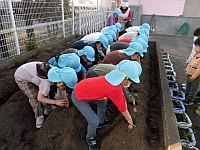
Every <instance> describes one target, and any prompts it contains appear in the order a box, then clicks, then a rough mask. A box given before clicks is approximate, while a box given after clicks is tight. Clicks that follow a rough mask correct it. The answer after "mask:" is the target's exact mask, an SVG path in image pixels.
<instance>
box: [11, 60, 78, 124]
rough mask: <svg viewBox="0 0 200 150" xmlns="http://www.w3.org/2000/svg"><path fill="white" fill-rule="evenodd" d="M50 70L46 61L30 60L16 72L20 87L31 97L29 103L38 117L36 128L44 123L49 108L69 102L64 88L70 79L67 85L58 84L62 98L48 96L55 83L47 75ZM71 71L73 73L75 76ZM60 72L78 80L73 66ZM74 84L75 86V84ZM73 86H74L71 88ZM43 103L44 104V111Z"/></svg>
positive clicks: (15, 75) (16, 79)
mask: <svg viewBox="0 0 200 150" xmlns="http://www.w3.org/2000/svg"><path fill="white" fill-rule="evenodd" d="M50 70H51V66H50V65H49V64H46V63H44V62H29V63H26V64H23V65H22V66H20V67H19V68H18V69H17V70H16V71H15V74H14V77H15V81H16V83H17V84H18V86H19V88H20V89H21V90H22V91H23V93H24V94H25V95H26V96H27V97H28V98H29V103H30V105H31V107H32V109H33V112H34V114H35V118H36V128H41V127H42V125H43V123H44V114H45V115H48V114H46V113H45V112H47V113H49V110H51V108H54V107H53V106H54V105H58V106H66V107H68V104H69V102H68V99H67V93H66V91H65V90H64V89H65V88H66V87H67V86H68V81H66V82H65V84H66V85H67V86H62V88H60V87H59V83H58V84H57V86H58V88H59V89H60V91H61V92H62V99H60V100H53V99H49V98H47V96H48V94H49V92H50V86H51V85H53V83H52V82H51V81H50V80H49V79H48V77H47V74H48V72H49V71H50ZM71 72H72V73H73V76H72V73H71ZM60 74H61V75H63V76H65V77H66V78H69V79H74V80H75V82H77V81H76V80H77V77H76V73H75V71H74V70H73V69H71V68H70V70H68V69H67V70H65V71H63V72H62V73H60ZM73 86H75V84H74V85H73ZM71 87H72V86H70V87H69V88H71ZM44 103H45V104H44ZM42 104H43V105H44V111H43V107H42ZM47 104H51V105H47ZM45 110H46V111H45Z"/></svg>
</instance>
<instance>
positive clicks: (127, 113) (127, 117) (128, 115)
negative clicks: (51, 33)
mask: <svg viewBox="0 0 200 150" xmlns="http://www.w3.org/2000/svg"><path fill="white" fill-rule="evenodd" d="M122 115H123V116H124V117H125V119H126V120H127V122H128V123H129V124H130V125H132V126H133V127H136V126H135V125H134V124H133V120H132V117H131V115H130V114H129V112H128V110H126V111H125V112H122Z"/></svg>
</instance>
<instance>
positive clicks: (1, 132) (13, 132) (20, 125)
mask: <svg viewBox="0 0 200 150" xmlns="http://www.w3.org/2000/svg"><path fill="white" fill-rule="evenodd" d="M78 39H80V37H77V38H75V39H71V40H70V42H68V43H67V42H66V43H63V44H61V45H60V44H59V45H58V44H55V45H54V46H46V47H44V48H43V50H42V52H40V53H39V54H38V55H37V56H36V57H33V58H31V59H29V60H28V61H27V62H30V61H36V60H39V61H47V60H48V59H49V58H51V57H52V56H54V55H55V54H57V55H58V54H59V53H60V52H61V51H63V50H65V49H66V48H69V47H70V46H71V44H72V43H73V42H74V41H76V40H78ZM19 58H20V57H19ZM155 60H157V55H156V50H155V43H150V44H149V50H148V53H147V54H145V57H144V60H143V61H142V68H143V72H142V75H141V77H140V79H141V82H140V83H139V84H133V85H131V87H130V91H131V92H132V94H134V96H135V98H136V101H137V106H136V108H137V112H134V111H133V105H131V104H128V109H129V111H130V113H131V115H132V116H133V118H134V121H135V124H136V126H137V127H136V128H134V129H133V130H130V129H128V124H127V123H126V121H125V119H124V117H123V116H122V115H121V114H120V113H118V114H117V115H116V116H115V117H114V119H113V123H112V124H111V125H110V126H109V127H105V128H103V129H98V130H97V135H98V140H99V141H100V142H101V150H111V149H112V150H133V149H134V150H161V149H163V143H164V142H163V129H162V119H161V118H162V116H161V104H160V100H161V95H160V94H161V93H162V92H160V87H159V86H160V85H159V81H158V71H157V69H158V64H157V61H155ZM13 63H14V64H15V62H13ZM20 65H22V64H15V67H13V68H11V69H7V70H5V71H3V72H1V73H0V77H1V78H0V83H1V86H0V104H1V106H0V116H1V117H0V149H2V150H35V149H37V150H45V149H48V150H50V149H52V150H86V149H88V147H87V144H86V141H85V135H86V127H87V122H86V120H85V118H84V117H83V116H82V115H81V114H80V113H79V111H78V110H77V108H76V107H75V106H74V105H73V104H72V103H71V105H70V107H69V108H64V107H57V108H56V109H55V110H54V111H53V112H52V113H51V114H50V115H49V116H48V117H47V118H46V120H45V123H44V125H43V127H42V128H41V129H36V128H35V118H34V113H33V111H32V108H31V106H30V104H29V102H28V98H27V97H26V96H25V95H24V94H23V93H22V92H21V91H20V90H19V88H18V86H17V84H16V83H15V81H14V78H13V75H14V72H15V70H16V69H17V67H19V66H20Z"/></svg>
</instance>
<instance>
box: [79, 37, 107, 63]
mask: <svg viewBox="0 0 200 150" xmlns="http://www.w3.org/2000/svg"><path fill="white" fill-rule="evenodd" d="M106 40H107V39H106ZM77 53H78V56H82V55H85V56H86V58H87V59H88V60H89V61H94V60H95V59H94V55H95V51H94V49H93V48H92V47H91V46H85V47H84V48H83V49H82V50H78V51H77Z"/></svg>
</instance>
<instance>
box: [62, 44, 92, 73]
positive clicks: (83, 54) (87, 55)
mask: <svg viewBox="0 0 200 150" xmlns="http://www.w3.org/2000/svg"><path fill="white" fill-rule="evenodd" d="M69 53H76V54H77V55H78V56H79V57H80V63H81V64H82V65H83V67H84V68H85V69H86V70H88V69H89V67H90V66H92V64H93V62H94V61H95V50H94V49H93V48H92V47H91V46H85V47H83V49H81V50H77V49H74V48H69V49H66V50H65V51H63V52H61V54H69Z"/></svg>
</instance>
